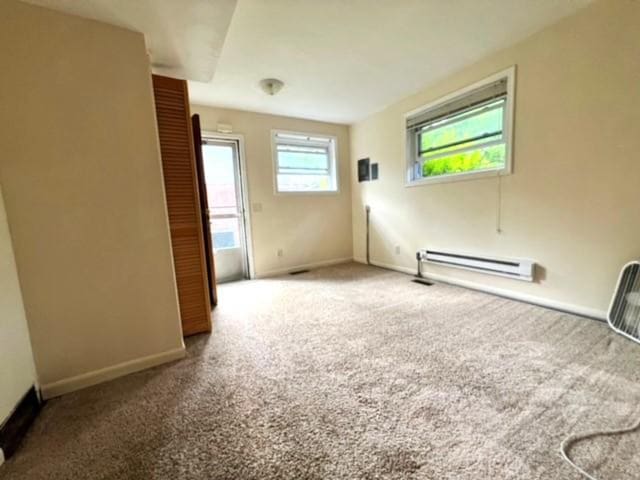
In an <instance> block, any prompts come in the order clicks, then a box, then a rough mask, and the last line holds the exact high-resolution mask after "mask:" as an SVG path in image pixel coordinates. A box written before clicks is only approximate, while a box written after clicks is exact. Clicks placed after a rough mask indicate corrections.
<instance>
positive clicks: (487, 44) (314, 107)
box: [189, 0, 591, 123]
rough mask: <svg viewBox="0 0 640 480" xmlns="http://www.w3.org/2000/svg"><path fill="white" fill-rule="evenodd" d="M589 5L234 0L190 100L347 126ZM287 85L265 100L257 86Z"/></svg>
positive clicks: (583, 0) (545, 0) (568, 0)
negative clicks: (209, 75)
mask: <svg viewBox="0 0 640 480" xmlns="http://www.w3.org/2000/svg"><path fill="white" fill-rule="evenodd" d="M590 1H591V0H536V1H532V0H484V1H478V0H456V1H455V2H447V1H443V0H402V1H398V0H376V1H372V0H349V1H344V0H323V1H318V0H269V1H265V0H240V1H239V2H238V6H237V8H236V11H235V13H234V16H233V20H232V22H231V26H230V28H229V32H228V34H227V39H226V42H225V45H224V49H223V51H222V56H221V58H220V61H219V64H218V68H217V69H216V73H215V75H214V78H213V81H211V82H208V83H198V82H190V84H189V90H190V96H191V101H192V103H196V104H202V105H214V106H221V107H228V108H237V109H242V110H251V111H258V112H264V113H272V114H279V115H289V116H294V117H303V118H310V119H315V120H324V121H332V122H339V123H352V122H354V121H357V120H359V119H361V118H363V117H365V116H367V115H369V114H371V113H373V112H375V111H378V110H380V109H382V108H384V107H385V106H386V105H389V104H392V103H394V102H395V101H397V100H399V99H401V98H403V97H405V96H407V95H409V94H411V93H413V92H415V91H418V90H420V89H421V88H423V87H424V86H425V85H428V84H429V83H431V82H434V81H436V80H438V79H440V78H443V77H445V76H446V75H449V74H451V73H453V72H455V71H457V70H460V69H462V68H464V67H465V66H467V65H469V64H471V63H473V62H475V61H478V60H480V59H481V58H483V57H485V56H487V55H489V54H490V53H492V52H494V51H496V50H499V49H501V48H505V47H508V46H510V45H512V44H514V43H516V42H517V41H519V40H521V39H524V38H525V37H527V36H529V35H531V34H532V33H535V32H536V31H539V30H541V29H542V28H544V27H545V26H547V25H550V24H552V23H554V22H556V21H558V20H559V19H560V18H562V17H564V16H567V15H570V14H572V13H574V12H576V11H577V10H578V9H580V8H582V7H584V6H586V5H587V4H588V3H590ZM265 77H275V78H279V79H281V80H283V81H284V82H285V84H286V88H284V89H283V90H282V91H281V92H280V93H279V94H278V95H277V96H275V97H270V96H268V95H265V94H264V92H263V91H262V90H261V89H260V87H259V81H260V79H262V78H265Z"/></svg>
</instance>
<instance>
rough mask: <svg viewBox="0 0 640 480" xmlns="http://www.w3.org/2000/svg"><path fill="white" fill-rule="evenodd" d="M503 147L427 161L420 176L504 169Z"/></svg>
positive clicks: (497, 146)
mask: <svg viewBox="0 0 640 480" xmlns="http://www.w3.org/2000/svg"><path fill="white" fill-rule="evenodd" d="M504 162H505V146H504V144H500V145H494V146H492V147H487V148H483V149H479V150H472V151H470V152H464V153H456V154H453V155H451V156H448V157H441V158H437V159H435V160H428V161H426V162H424V163H423V164H422V176H423V177H434V176H437V175H445V174H451V173H463V172H471V171H474V170H488V169H497V168H502V167H504Z"/></svg>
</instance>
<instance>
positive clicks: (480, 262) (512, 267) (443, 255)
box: [419, 249, 535, 282]
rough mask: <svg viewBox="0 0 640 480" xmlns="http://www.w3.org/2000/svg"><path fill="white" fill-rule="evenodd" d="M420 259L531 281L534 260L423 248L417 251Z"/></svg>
mask: <svg viewBox="0 0 640 480" xmlns="http://www.w3.org/2000/svg"><path fill="white" fill-rule="evenodd" d="M419 255H420V260H421V261H423V262H427V263H434V264H437V265H445V266H447V267H455V268H463V269H465V270H473V271H475V272H482V273H488V274H491V275H499V276H501V277H508V278H515V279H518V280H525V281H527V282H532V281H533V276H534V270H535V262H533V261H531V260H525V259H519V258H497V257H487V256H484V255H475V254H467V253H459V252H458V253H456V252H451V251H445V250H436V249H425V250H420V251H419Z"/></svg>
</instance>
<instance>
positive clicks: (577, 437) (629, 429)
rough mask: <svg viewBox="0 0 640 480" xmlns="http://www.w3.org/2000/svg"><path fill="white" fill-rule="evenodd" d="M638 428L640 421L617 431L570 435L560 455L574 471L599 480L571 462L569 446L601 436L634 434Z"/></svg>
mask: <svg viewBox="0 0 640 480" xmlns="http://www.w3.org/2000/svg"><path fill="white" fill-rule="evenodd" d="M638 428H640V419H638V421H637V422H636V423H634V424H633V425H631V426H630V427H626V428H619V429H616V430H601V431H595V432H590V433H585V434H583V435H569V436H568V437H567V438H565V439H564V440H563V441H562V443H561V444H560V455H562V458H564V460H565V461H566V462H567V463H568V464H569V465H571V466H572V467H573V468H574V469H576V470H577V471H578V472H580V473H581V474H582V475H584V476H585V477H586V478H588V479H589V480H598V479H597V478H596V477H594V476H593V475H591V474H589V473H587V472H585V471H584V470H583V469H582V468H580V467H579V466H578V465H576V464H575V463H574V462H573V460H571V459H570V458H569V455H568V454H567V446H569V445H570V444H572V443H574V442H577V441H579V440H585V439H587V438H591V437H601V436H604V437H608V436H610V435H620V434H622V433H629V432H633V431H634V430H637V429H638Z"/></svg>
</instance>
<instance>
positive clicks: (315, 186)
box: [272, 131, 338, 193]
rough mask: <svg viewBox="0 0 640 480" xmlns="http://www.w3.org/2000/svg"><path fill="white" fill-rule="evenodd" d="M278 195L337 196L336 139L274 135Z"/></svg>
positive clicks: (280, 133)
mask: <svg viewBox="0 0 640 480" xmlns="http://www.w3.org/2000/svg"><path fill="white" fill-rule="evenodd" d="M272 144H273V145H272V146H273V163H274V169H275V182H276V192H277V193H296V192H297V193H314V192H337V191H338V177H337V170H336V163H337V162H336V138H335V137H328V136H325V135H310V134H306V133H292V132H282V131H274V132H273V135H272Z"/></svg>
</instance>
